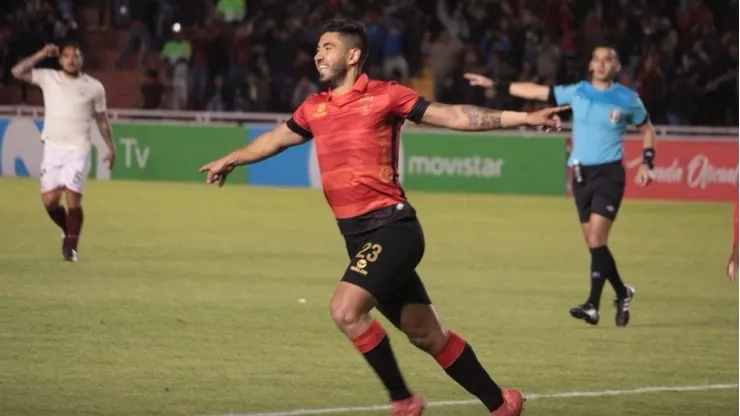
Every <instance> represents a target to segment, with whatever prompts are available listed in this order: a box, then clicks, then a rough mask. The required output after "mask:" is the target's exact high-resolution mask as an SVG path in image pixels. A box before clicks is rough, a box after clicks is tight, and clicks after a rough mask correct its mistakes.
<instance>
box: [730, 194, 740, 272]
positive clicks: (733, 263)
mask: <svg viewBox="0 0 740 416" xmlns="http://www.w3.org/2000/svg"><path fill="white" fill-rule="evenodd" d="M738 211H740V207H739V206H738V201H737V200H735V207H734V209H733V214H732V251H731V252H730V260H729V261H728V262H727V278H728V279H730V281H731V282H734V281H735V279H737V267H738V264H739V263H738V251H737V243H738V239H739V238H738V236H739V235H740V232H738V224H739V223H738Z"/></svg>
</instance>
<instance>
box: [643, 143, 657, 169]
mask: <svg viewBox="0 0 740 416" xmlns="http://www.w3.org/2000/svg"><path fill="white" fill-rule="evenodd" d="M654 160H655V148H653V147H648V148H646V149H643V150H642V163H644V164H646V165H647V167H648V168H649V169H653V161H654Z"/></svg>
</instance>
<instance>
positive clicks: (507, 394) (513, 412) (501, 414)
mask: <svg viewBox="0 0 740 416" xmlns="http://www.w3.org/2000/svg"><path fill="white" fill-rule="evenodd" d="M501 393H502V394H503V396H504V404H502V405H501V407H499V408H498V409H496V410H494V411H493V412H491V416H519V415H521V414H522V408H523V407H524V402H525V401H526V399H525V398H524V396H522V392H520V391H519V390H514V389H504V390H503V391H502V392H501Z"/></svg>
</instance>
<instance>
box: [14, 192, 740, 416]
mask: <svg viewBox="0 0 740 416" xmlns="http://www.w3.org/2000/svg"><path fill="white" fill-rule="evenodd" d="M37 190H38V184H37V182H36V181H35V180H18V179H7V178H6V179H0V233H1V234H0V235H1V236H2V239H0V415H3V416H8V415H49V414H53V415H93V414H95V415H204V414H225V413H229V412H237V413H238V412H241V413H249V412H260V411H278V410H290V409H297V408H324V407H337V406H362V405H374V404H381V403H384V402H385V401H386V397H385V393H384V392H383V390H382V388H381V386H380V384H379V382H378V381H377V380H376V379H375V378H374V376H372V373H371V370H370V369H369V368H367V366H366V364H365V363H364V361H363V359H362V357H360V356H359V355H358V354H357V353H355V352H354V350H353V348H352V346H351V345H350V344H349V343H348V342H347V341H346V340H345V339H344V337H343V336H342V335H341V334H340V333H339V332H338V331H337V330H336V329H335V328H334V327H333V325H332V323H331V320H330V318H329V314H328V306H327V305H328V299H329V296H330V294H331V292H332V288H333V286H334V285H335V283H336V281H337V280H338V279H339V278H340V276H341V275H342V273H343V270H344V268H345V266H346V253H345V252H344V246H343V242H342V239H341V237H340V235H339V233H338V231H337V227H336V224H335V222H334V220H333V219H332V217H331V213H330V211H329V209H328V207H326V206H325V203H324V200H323V195H322V193H321V192H317V191H311V190H284V189H282V190H277V189H260V188H248V187H242V186H227V187H226V188H223V189H217V188H210V187H206V186H205V185H200V184H196V185H194V184H164V183H136V182H91V183H89V184H88V188H87V191H88V192H87V196H86V197H85V218H86V219H85V228H84V233H83V237H82V242H81V246H80V256H81V261H80V262H79V263H77V264H67V263H63V262H62V261H61V260H60V258H59V257H60V253H59V232H58V230H57V229H55V226H54V225H53V224H52V223H51V221H50V220H48V219H47V218H46V214H45V212H44V210H43V208H42V206H41V203H40V199H39V197H38V192H37ZM410 198H411V201H412V203H413V204H414V205H415V207H416V208H417V210H418V211H419V213H420V217H421V220H422V224H423V226H424V229H425V234H426V238H427V252H426V256H425V259H424V261H423V262H422V265H421V266H420V273H421V275H422V276H423V278H424V280H425V282H426V284H427V287H428V290H429V292H430V294H431V296H432V299H433V300H434V301H435V303H436V305H437V307H438V309H439V312H440V314H441V317H442V319H443V321H444V323H445V324H446V325H447V326H449V327H451V328H454V329H455V330H456V331H458V332H460V333H461V334H463V335H464V336H465V337H466V338H467V339H468V340H469V341H470V343H471V344H472V345H473V346H474V348H475V350H476V352H477V353H478V356H479V357H480V359H481V360H482V361H483V363H484V365H485V366H486V367H487V368H488V369H489V371H490V372H491V374H492V375H493V376H494V377H495V378H496V379H497V380H498V381H499V382H500V383H501V384H504V385H506V386H516V387H519V388H521V389H522V390H523V391H524V392H525V393H556V392H566V391H584V390H606V389H631V388H639V387H645V386H660V385H666V386H684V385H703V384H709V383H736V382H737V380H738V314H737V311H738V290H737V285H735V284H731V283H728V282H727V281H725V280H724V278H723V271H724V267H725V263H726V259H727V255H728V254H729V242H730V238H731V228H730V225H731V207H730V206H729V204H685V203H653V202H632V201H628V202H627V203H625V205H624V207H623V209H622V211H621V213H620V219H619V221H618V222H617V225H616V227H615V230H614V234H613V238H612V241H611V244H610V246H611V248H612V251H613V252H614V254H615V256H616V258H617V261H618V264H619V267H620V271H621V272H622V274H623V276H624V277H625V279H626V280H627V281H628V282H629V283H631V284H633V285H634V286H635V287H636V289H637V296H636V298H635V301H634V303H633V320H632V322H631V323H630V325H629V327H627V328H616V327H615V326H614V324H613V314H612V311H611V310H610V309H609V308H608V306H609V304H610V303H609V302H610V300H611V297H612V295H613V293H612V292H611V288H610V287H609V285H607V289H606V291H605V295H604V300H603V304H604V305H605V306H606V308H604V310H603V316H602V322H601V323H600V325H599V326H597V327H589V326H587V325H585V324H582V323H580V322H576V321H574V320H573V319H572V318H570V317H569V315H568V308H569V307H570V306H571V305H573V304H575V303H578V302H580V301H583V300H584V298H585V296H586V294H587V288H588V284H589V273H588V262H589V259H588V252H587V250H586V249H585V248H584V244H583V241H582V237H581V236H580V231H579V228H578V224H577V219H576V218H577V217H576V213H575V209H574V207H573V205H572V201H570V200H568V199H566V198H539V197H509V196H481V195H478V196H467V195H442V194H436V195H435V194H421V193H412V194H411V195H410ZM299 298H305V299H307V302H306V303H305V304H301V303H299V302H298V299H299ZM387 327H388V329H389V331H390V334H391V339H392V341H393V345H394V349H395V351H396V353H397V355H398V357H399V361H400V363H401V367H402V369H403V371H404V372H405V374H406V378H407V380H408V382H409V384H410V385H411V387H412V388H413V389H415V390H418V391H419V392H421V393H423V394H424V396H425V398H426V399H427V400H430V401H431V400H458V399H463V400H464V399H469V398H470V396H469V395H468V394H467V393H465V392H464V391H463V390H462V389H461V388H460V387H458V386H457V385H456V384H455V383H454V382H452V381H451V380H449V379H448V378H447V376H446V375H445V374H444V372H442V371H441V370H440V369H439V368H438V367H437V365H436V363H434V361H433V360H432V359H431V358H429V357H428V356H425V355H424V354H423V353H421V352H419V351H416V350H414V349H413V348H412V347H410V346H409V345H408V344H407V343H406V342H405V339H404V338H403V337H402V336H401V334H399V333H398V332H397V331H395V330H394V329H391V328H390V326H389V325H387ZM737 412H738V391H737V389H730V390H716V391H700V392H691V393H648V394H641V395H624V396H616V397H598V398H568V399H541V400H532V401H531V402H529V403H528V405H527V415H530V416H531V415H555V414H558V415H559V414H567V415H571V416H572V415H605V416H611V415H613V416H617V415H619V416H624V415H687V416H688V415H691V416H693V415H699V414H701V415H709V414H711V415H736V414H737ZM354 414H356V415H359V416H370V415H377V414H384V413H383V412H380V413H378V412H375V413H371V412H368V413H354ZM427 414H428V415H430V416H441V415H484V414H486V412H485V409H484V408H483V407H482V406H478V405H472V406H456V407H444V408H431V409H430V410H429V411H428V413H427Z"/></svg>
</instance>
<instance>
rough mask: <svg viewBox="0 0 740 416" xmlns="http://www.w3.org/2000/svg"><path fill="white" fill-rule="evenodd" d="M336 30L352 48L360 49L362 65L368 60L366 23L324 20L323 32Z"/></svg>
mask: <svg viewBox="0 0 740 416" xmlns="http://www.w3.org/2000/svg"><path fill="white" fill-rule="evenodd" d="M327 32H336V33H339V34H341V35H342V37H343V38H344V39H345V40H346V42H347V44H348V45H349V46H350V47H351V48H359V49H360V67H362V65H363V64H364V63H365V61H366V60H367V54H368V48H367V35H366V34H365V25H363V24H362V23H361V22H358V21H355V20H344V19H332V20H328V21H326V22H324V25H323V27H322V29H321V34H322V35H323V34H324V33H327Z"/></svg>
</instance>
